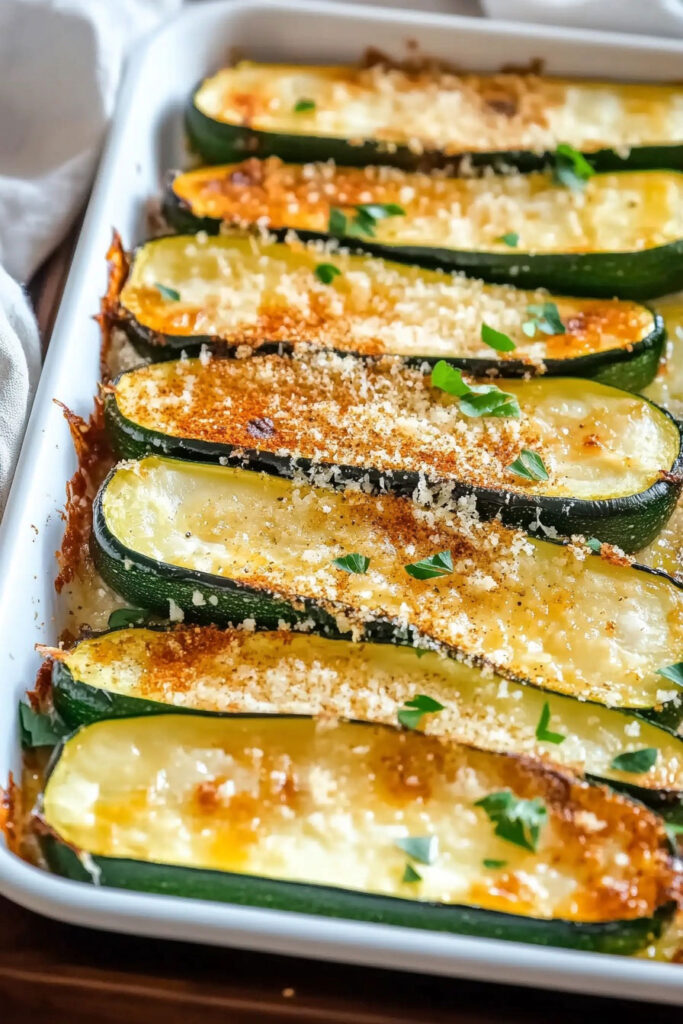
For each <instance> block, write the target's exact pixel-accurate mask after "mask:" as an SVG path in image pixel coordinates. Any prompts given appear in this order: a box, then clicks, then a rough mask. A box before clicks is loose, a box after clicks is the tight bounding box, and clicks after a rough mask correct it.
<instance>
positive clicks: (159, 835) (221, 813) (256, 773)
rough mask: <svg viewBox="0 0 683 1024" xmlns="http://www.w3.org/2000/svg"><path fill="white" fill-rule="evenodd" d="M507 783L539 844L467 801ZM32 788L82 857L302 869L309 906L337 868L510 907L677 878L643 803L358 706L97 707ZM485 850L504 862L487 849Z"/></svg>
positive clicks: (641, 901)
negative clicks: (408, 728)
mask: <svg viewBox="0 0 683 1024" xmlns="http://www.w3.org/2000/svg"><path fill="white" fill-rule="evenodd" d="M501 790H509V791H510V792H511V793H512V794H513V795H514V796H515V797H517V798H523V799H537V800H539V801H540V802H541V803H542V804H543V806H544V807H545V809H546V813H547V820H546V821H545V823H544V824H543V825H542V827H541V828H540V830H539V835H538V840H537V846H536V850H535V851H532V850H528V849H524V848H522V847H521V846H519V845H517V844H515V843H513V842H510V841H507V840H505V839H503V838H501V837H498V836H496V835H494V826H493V824H492V822H491V821H490V819H489V818H488V816H487V814H486V812H485V811H484V809H483V808H482V807H477V806H475V804H476V801H477V800H480V799H482V798H484V797H486V796H487V795H489V794H490V793H494V792H500V791H501ZM42 803H43V806H42V815H43V820H44V823H45V825H46V826H47V828H49V829H51V830H52V831H53V832H54V834H55V835H56V837H57V838H58V840H60V841H62V842H64V843H67V844H70V845H71V846H72V847H75V848H76V850H82V851H84V852H86V853H87V854H88V855H90V857H91V858H98V857H104V858H116V859H117V860H124V859H131V860H133V861H140V862H146V863H148V864H149V865H150V866H151V865H155V864H174V865H179V866H184V867H189V868H194V869H203V870H207V869H208V870H211V871H218V872H229V873H236V874H239V875H247V876H258V877H259V879H260V880H261V881H262V883H263V884H266V885H267V883H268V880H286V881H290V882H298V883H301V884H305V885H307V886H308V887H310V888H309V891H310V896H311V910H313V911H315V903H316V897H315V892H316V887H317V886H332V887H335V888H338V889H342V890H343V889H348V890H351V891H355V892H361V893H364V894H375V895H382V896H389V897H398V898H400V899H401V900H406V901H411V902H412V901H429V902H432V903H437V904H439V905H441V906H458V905H460V906H463V905H464V906H472V907H476V908H478V909H480V910H492V911H506V912H511V913H513V914H515V915H519V917H520V918H524V917H529V918H540V919H545V920H548V921H551V920H553V919H561V920H565V921H572V922H577V923H588V922H595V923H598V922H605V921H624V920H629V919H638V918H643V917H652V916H654V914H655V913H656V911H657V910H658V909H659V908H660V907H661V906H662V905H663V904H664V903H665V901H666V899H667V896H668V891H669V888H670V886H671V881H672V875H671V861H670V858H669V856H668V852H667V847H666V842H665V837H664V832H663V829H662V828H661V825H660V824H658V820H657V818H656V817H655V816H653V815H652V814H651V813H650V812H648V811H647V810H646V809H644V808H642V807H639V806H637V805H635V804H632V803H630V802H629V801H627V800H625V799H624V798H621V797H619V796H618V795H616V794H612V793H609V791H607V790H603V789H600V788H598V787H591V786H588V785H586V784H582V783H580V782H577V781H572V780H571V779H569V778H566V779H563V778H562V777H558V776H557V775H555V774H554V773H552V772H550V773H549V772H544V771H543V770H541V769H539V768H538V767H537V766H534V765H532V763H530V762H527V761H524V760H521V761H520V760H519V759H515V758H511V757H509V756H506V755H500V754H491V753H485V752H481V751H477V750H474V749H470V748H466V747H462V746H459V745H456V744H444V743H443V742H442V741H439V740H438V739H437V738H435V737H429V736H425V735H422V734H419V733H406V732H404V731H399V730H393V729H387V728H386V727H382V726H375V725H369V724H362V723H356V724H353V723H341V724H336V725H334V724H332V723H328V724H327V726H326V727H324V726H323V725H322V724H317V723H316V722H315V721H314V720H312V719H308V718H287V717H281V716H272V717H271V716H269V717H264V718H254V717H250V716H246V717H243V716H239V717H236V718H231V719H219V718H211V717H201V716H184V715H163V716H152V717H142V718H129V719H118V720H110V721H106V722H100V723H96V724H94V725H91V726H87V727H85V728H84V729H81V730H80V731H79V732H77V733H76V734H74V735H73V736H72V737H71V738H69V739H67V740H66V742H65V744H64V746H63V748H62V749H61V751H60V753H59V755H58V757H57V760H56V763H55V764H54V766H53V768H52V771H51V774H50V777H49V779H48V782H47V785H46V788H45V792H44V796H43V802H42ZM596 823H599V827H598V826H597V824H596ZM424 835H427V836H429V835H433V836H435V837H436V849H435V850H434V851H433V855H432V857H431V859H432V863H430V864H416V867H419V873H420V875H421V880H420V881H419V882H417V883H415V882H413V883H408V882H405V881H403V875H404V869H405V865H406V861H407V859H408V858H407V857H406V854H405V852H403V851H402V850H401V849H400V848H399V847H397V845H396V842H397V840H401V839H406V838H409V837H413V836H424ZM489 858H491V859H499V860H502V861H504V862H505V866H504V867H503V868H497V869H493V868H490V867H486V866H484V863H483V861H484V860H485V859H489ZM106 863H107V862H106V861H105V868H106ZM93 868H94V869H96V868H97V861H96V860H95V862H94V865H93ZM607 868H609V870H606V869H607ZM150 876H151V872H150ZM214 877H215V876H214Z"/></svg>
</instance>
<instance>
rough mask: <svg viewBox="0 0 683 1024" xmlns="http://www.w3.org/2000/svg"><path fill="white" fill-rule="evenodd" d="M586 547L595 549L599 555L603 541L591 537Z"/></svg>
mask: <svg viewBox="0 0 683 1024" xmlns="http://www.w3.org/2000/svg"><path fill="white" fill-rule="evenodd" d="M586 547H587V548H590V549H591V551H594V552H595V554H596V555H599V554H600V552H601V551H602V541H600V540H598V538H597V537H589V538H588V540H587V541H586Z"/></svg>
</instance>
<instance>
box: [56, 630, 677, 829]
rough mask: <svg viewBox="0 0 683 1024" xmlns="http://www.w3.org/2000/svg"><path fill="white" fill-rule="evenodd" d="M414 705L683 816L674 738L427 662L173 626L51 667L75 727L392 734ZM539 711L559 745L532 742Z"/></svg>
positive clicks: (304, 639) (434, 731)
mask: <svg viewBox="0 0 683 1024" xmlns="http://www.w3.org/2000/svg"><path fill="white" fill-rule="evenodd" d="M420 694H426V695H428V696H429V697H431V698H432V699H433V700H436V701H437V702H438V703H440V704H441V705H442V706H443V710H441V711H439V712H438V713H435V714H428V715H425V716H424V718H423V720H422V722H421V723H420V728H423V729H424V731H425V732H428V733H429V734H431V735H436V736H445V737H448V738H449V739H453V740H456V741H458V742H460V743H465V744H469V745H471V746H475V747H479V748H482V749H487V750H495V751H500V752H506V751H507V752H509V753H516V754H525V755H529V756H533V757H540V758H544V759H546V760H550V761H551V762H552V763H554V764H556V765H560V766H562V767H564V768H569V769H572V770H575V771H578V772H581V773H584V774H588V775H590V776H593V777H597V778H600V779H602V780H606V781H609V782H610V783H611V784H612V785H619V784H626V785H627V786H629V787H633V786H635V787H637V788H638V790H639V793H638V795H639V796H640V798H641V799H643V800H644V801H645V802H648V801H650V802H652V804H653V805H654V806H660V805H661V804H662V803H667V802H668V804H669V806H668V807H667V808H666V810H667V816H668V817H670V818H671V817H675V818H678V817H679V816H680V813H681V807H682V803H683V800H682V797H683V741H682V740H681V739H679V738H677V737H675V736H672V735H671V734H669V733H667V732H665V731H664V730H662V729H660V728H657V727H656V726H654V725H652V724H650V723H648V722H644V721H642V720H640V719H638V718H635V717H633V716H632V715H628V714H624V713H623V712H618V711H615V710H611V709H608V708H605V707H601V706H596V705H594V704H589V703H587V702H585V701H578V700H574V699H572V698H570V697H562V696H560V695H558V694H553V695H552V697H550V698H549V695H548V694H546V693H544V692H543V691H541V690H537V689H535V688H533V687H528V686H521V685H520V684H517V683H513V682H508V681H504V680H502V679H500V678H499V677H496V676H492V675H490V674H485V673H483V672H482V671H481V670H480V669H477V668H473V667H471V666H468V665H465V664H463V663H462V662H459V661H455V660H454V659H451V658H444V657H441V656H439V655H438V654H436V653H434V652H431V651H426V650H417V651H415V650H411V649H410V648H407V647H397V646H391V645H386V644H367V643H353V642H349V641H345V640H330V639H326V638H324V637H320V636H315V635H310V634H308V635H302V634H297V633H292V632H290V631H279V632H270V631H261V632H248V631H245V630H242V629H236V630H219V629H216V628H215V627H211V626H180V627H178V628H176V629H174V630H172V631H169V630H159V629H148V628H139V629H122V630H116V631H114V632H108V633H104V634H102V635H100V636H94V637H88V638H86V639H84V640H81V641H80V642H79V643H78V644H77V645H76V646H75V647H73V648H72V649H71V650H70V651H68V652H65V653H64V654H63V655H62V656H61V659H60V660H59V661H56V662H55V665H54V668H53V700H54V702H55V707H56V708H57V711H58V712H59V714H60V715H61V716H62V717H63V718H65V719H66V721H67V722H68V723H69V724H70V725H73V726H77V725H82V724H84V723H88V722H90V721H93V720H97V719H99V718H109V717H119V716H127V715H136V714H143V713H145V712H149V713H159V712H160V711H163V710H171V709H172V710H174V711H180V710H184V711H202V712H212V713H218V714H225V713H228V712H233V713H234V712H240V713H248V714H254V713H258V714H277V713H282V714H304V715H311V714H312V715H317V714H321V713H322V714H328V715H332V716H335V717H343V718H347V719H361V720H363V721H374V722H384V723H386V724H390V725H395V724H396V723H397V721H398V718H397V716H398V712H399V710H400V709H401V708H402V707H405V705H406V702H407V701H410V700H413V699H414V698H415V697H417V696H418V695H420ZM546 703H547V704H548V708H549V713H550V723H551V724H550V726H549V731H550V732H551V734H554V735H555V738H556V739H555V741H552V740H548V739H547V738H546V739H539V737H538V735H537V732H538V727H539V723H540V722H541V719H542V715H543V709H544V706H545V704H546ZM558 736H559V737H560V740H559V742H558V741H557V737H558ZM646 747H647V748H652V749H655V750H657V751H658V754H657V760H656V762H655V764H654V765H653V766H652V767H651V768H650V769H649V770H648V771H647V772H641V773H633V772H623V771H618V770H616V769H614V768H612V767H611V764H612V761H613V759H614V758H615V757H617V756H618V755H620V754H622V753H628V752H632V751H635V750H642V749H643V748H646Z"/></svg>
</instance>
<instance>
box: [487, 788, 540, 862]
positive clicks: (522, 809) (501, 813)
mask: <svg viewBox="0 0 683 1024" xmlns="http://www.w3.org/2000/svg"><path fill="white" fill-rule="evenodd" d="M474 806H475V807H482V808H483V809H484V811H485V812H486V813H487V814H488V816H489V818H490V820H491V821H493V822H495V824H496V827H495V829H494V832H495V834H496V835H497V836H500V838H501V839H506V840H507V841H508V842H509V843H515V844H516V845H517V846H521V847H523V848H524V849H525V850H531V852H532V853H535V852H536V847H537V845H538V836H539V832H540V830H541V826H542V825H545V823H546V821H547V820H548V812H547V810H546V808H545V804H544V803H543V801H542V800H541V799H540V798H539V797H536V798H535V799H533V800H521V799H519V798H518V797H516V796H515V795H514V793H511V792H510V790H509V789H502V790H500V791H499V792H497V793H489V794H488V796H485V797H482V799H481V800H477V802H476V803H475V805H474Z"/></svg>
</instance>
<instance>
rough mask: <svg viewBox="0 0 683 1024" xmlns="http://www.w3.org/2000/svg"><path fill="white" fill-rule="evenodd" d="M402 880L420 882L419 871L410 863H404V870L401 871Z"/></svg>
mask: <svg viewBox="0 0 683 1024" xmlns="http://www.w3.org/2000/svg"><path fill="white" fill-rule="evenodd" d="M401 881H402V882H421V881H422V875H421V874H420V872H419V871H416V870H415V868H414V867H413V865H412V864H406V867H405V871H404V872H403V878H402V879H401Z"/></svg>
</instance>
